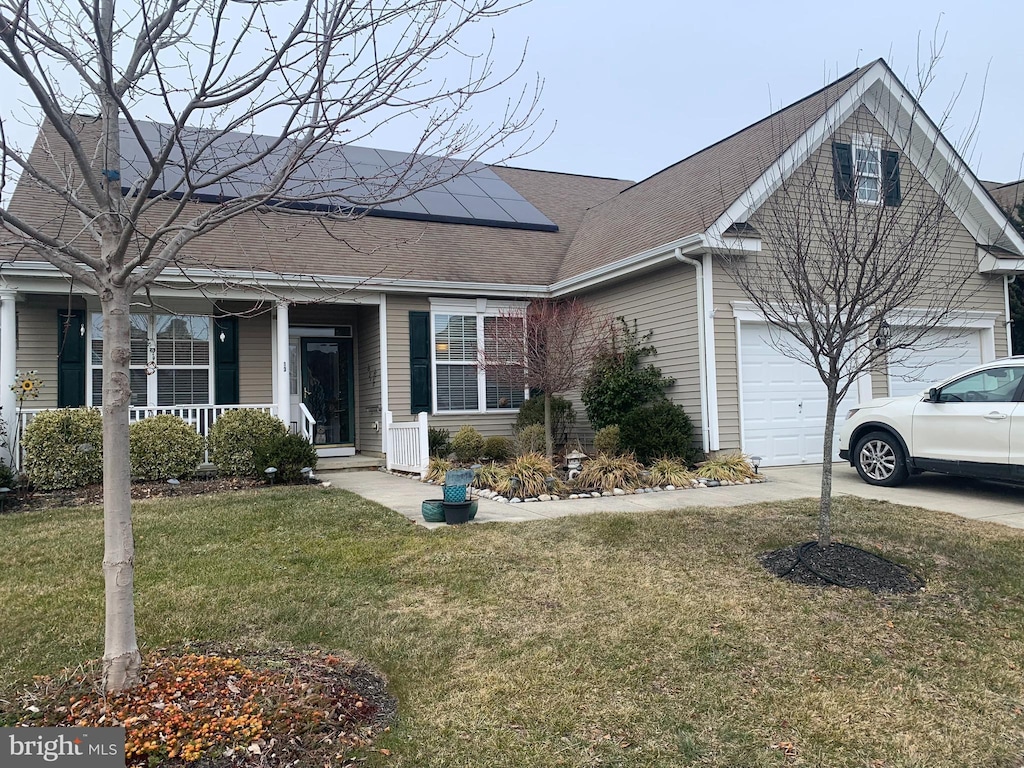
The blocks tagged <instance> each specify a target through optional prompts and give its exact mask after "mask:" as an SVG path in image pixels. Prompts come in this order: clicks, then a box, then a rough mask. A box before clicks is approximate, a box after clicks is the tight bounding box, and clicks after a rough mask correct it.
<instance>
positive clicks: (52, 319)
mask: <svg viewBox="0 0 1024 768" xmlns="http://www.w3.org/2000/svg"><path fill="white" fill-rule="evenodd" d="M67 308H68V297H67V296H46V295H39V294H28V295H24V296H19V300H18V301H17V302H16V304H15V313H16V316H17V339H18V341H17V343H18V346H17V354H16V356H15V357H16V366H17V369H18V370H19V371H21V372H23V373H24V372H26V371H35V372H36V374H37V376H38V377H39V379H40V381H42V383H43V387H42V389H40V391H39V397H38V398H36V399H34V400H26V401H25V407H26V408H56V407H57V354H58V351H59V350H58V343H59V339H58V330H57V327H58V326H57V312H58V311H59V310H66V309H67ZM71 308H72V309H82V310H84V309H85V302H84V301H83V300H82V299H80V298H77V297H76V298H75V299H73V300H72V302H71ZM86 317H87V318H88V313H86ZM86 322H88V319H87V320H86ZM10 384H13V382H4V383H3V386H10Z"/></svg>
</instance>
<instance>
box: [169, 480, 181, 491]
mask: <svg viewBox="0 0 1024 768" xmlns="http://www.w3.org/2000/svg"><path fill="white" fill-rule="evenodd" d="M167 484H168V485H169V486H171V493H175V492H176V491H177V490H178V486H179V485H181V481H180V480H177V479H176V478H173V477H171V478H168V480H167Z"/></svg>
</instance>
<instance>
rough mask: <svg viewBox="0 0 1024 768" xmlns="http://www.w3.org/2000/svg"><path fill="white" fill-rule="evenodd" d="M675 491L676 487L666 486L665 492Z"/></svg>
mask: <svg viewBox="0 0 1024 768" xmlns="http://www.w3.org/2000/svg"><path fill="white" fill-rule="evenodd" d="M675 489H676V487H675V486H674V485H666V486H665V490H666V491H674V490H675Z"/></svg>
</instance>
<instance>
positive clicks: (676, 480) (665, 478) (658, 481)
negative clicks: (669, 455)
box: [651, 459, 694, 486]
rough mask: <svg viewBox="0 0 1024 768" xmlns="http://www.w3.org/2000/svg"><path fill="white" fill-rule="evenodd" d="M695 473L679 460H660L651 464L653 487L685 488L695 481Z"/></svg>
mask: <svg viewBox="0 0 1024 768" xmlns="http://www.w3.org/2000/svg"><path fill="white" fill-rule="evenodd" d="M693 477H694V475H693V472H691V471H690V470H689V469H687V468H686V464H684V463H683V462H681V461H679V460H678V459H658V460H657V461H656V462H654V463H653V464H651V484H652V485H675V486H685V485H689V484H690V483H691V482H692V481H693Z"/></svg>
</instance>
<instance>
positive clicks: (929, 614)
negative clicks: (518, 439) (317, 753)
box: [0, 488, 1024, 768]
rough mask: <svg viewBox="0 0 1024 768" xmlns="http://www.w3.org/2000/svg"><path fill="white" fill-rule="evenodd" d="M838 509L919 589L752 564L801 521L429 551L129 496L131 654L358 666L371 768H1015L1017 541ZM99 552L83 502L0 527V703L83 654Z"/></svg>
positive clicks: (960, 526) (344, 521)
mask: <svg viewBox="0 0 1024 768" xmlns="http://www.w3.org/2000/svg"><path fill="white" fill-rule="evenodd" d="M836 507H837V509H836V515H835V518H836V530H837V532H839V534H840V537H839V538H841V539H842V540H844V541H846V542H848V543H852V544H857V545H860V546H864V547H867V548H869V549H873V550H875V551H881V552H884V553H885V554H886V555H888V556H890V557H892V558H894V559H897V560H899V561H901V562H904V563H905V564H907V565H909V566H910V567H911V568H912V569H913V570H915V571H916V572H917V573H919V574H920V575H921V576H923V577H924V578H925V579H926V580H927V582H928V589H927V590H926V591H925V592H922V593H920V594H915V595H909V596H877V595H871V594H869V593H867V592H864V591H853V592H851V591H840V590H821V589H809V588H806V587H800V586H795V585H792V584H789V583H786V582H782V581H780V580H778V579H776V578H774V577H772V576H770V575H769V574H768V573H766V572H764V571H763V570H762V569H761V567H760V566H759V565H758V563H757V562H756V560H755V558H754V555H755V554H756V553H757V552H760V551H764V550H767V549H772V548H776V547H779V546H782V545H785V544H789V543H793V542H796V541H800V540H805V539H807V538H809V537H810V535H811V532H812V531H813V529H814V518H813V512H814V504H813V502H809V501H801V502H791V503H785V504H763V505H755V506H749V507H744V508H739V509H715V510H708V509H684V510H679V511H676V512H671V513H657V514H650V515H642V514H634V515H591V516H578V517H571V518H563V519H559V520H552V521H547V522H540V523H528V524H519V525H481V526H467V527H462V528H459V529H443V530H439V531H436V532H427V531H425V530H423V529H420V528H417V527H415V526H412V525H411V524H409V523H408V522H407V521H406V520H405V519H404V518H401V517H400V516H398V515H396V514H394V513H392V512H390V511H388V510H385V509H383V508H381V507H379V506H377V505H375V504H372V503H370V502H367V501H365V500H362V499H360V498H358V497H356V496H352V495H350V494H346V493H344V492H340V491H321V490H314V489H294V488H289V489H275V490H263V491H260V492H258V493H256V492H247V493H237V494H227V495H221V496H211V497H207V498H202V499H176V500H165V501H153V502H145V503H139V504H137V505H136V513H135V514H136V536H137V546H138V558H137V620H138V628H139V636H140V638H141V640H142V642H143V644H144V650H145V648H156V647H161V646H168V645H176V644H179V643H181V642H182V641H184V640H215V641H222V642H229V643H235V642H237V643H245V644H250V645H256V646H261V645H266V646H276V645H282V644H290V645H296V646H300V647H301V646H307V645H316V646H319V647H322V648H325V649H344V650H348V651H350V652H352V653H354V654H356V655H359V656H362V657H364V658H366V659H368V660H369V661H370V662H371V663H373V664H374V665H376V666H377V667H378V668H380V669H381V670H383V671H384V672H385V673H386V674H387V676H388V677H389V678H390V681H391V685H392V689H393V690H394V692H395V693H396V694H397V696H398V697H399V718H398V721H397V722H396V723H395V724H394V726H393V728H392V730H391V732H390V733H389V734H387V735H386V736H385V737H384V738H383V740H382V741H381V742H380V743H379V744H378V746H379V747H382V748H386V749H388V750H390V751H391V752H392V754H391V755H390V756H389V757H385V756H383V755H380V754H376V753H374V754H371V755H370V756H369V758H370V759H369V761H368V763H367V764H368V765H373V766H384V765H387V766H407V767H409V768H412V767H414V766H453V767H454V766H488V767H491V766H509V767H510V768H511V767H512V766H515V768H520V767H521V766H531V767H534V766H538V767H543V766H635V767H636V768H640V767H641V766H662V765H664V766H685V765H700V766H723V767H725V766H730V767H735V766H780V765H805V766H827V767H828V768H839V767H841V766H857V767H858V768H861V767H865V766H870V767H872V768H875V767H877V768H882V767H883V766H884V767H885V768H894V767H896V766H908V767H909V766H921V767H922V768H923V767H924V766H928V767H929V768H931V767H932V766H950V767H952V766H964V765H979V766H1005V767H1006V768H1015V767H1016V766H1018V765H1020V763H1021V759H1022V757H1024V715H1022V708H1024V678H1022V674H1024V673H1022V668H1024V629H1022V627H1024V534H1022V532H1019V531H1014V530H1011V529H1008V528H1003V527H999V526H996V525H986V524H980V523H973V522H969V521H966V520H962V519H960V518H954V517H952V516H946V515H941V514H937V513H931V512H926V511H924V510H917V509H910V508H904V507H897V506H893V505H888V504H884V503H880V502H874V501H871V502H867V501H864V502H861V501H858V500H853V499H848V498H843V499H838V500H837V501H836ZM101 535H102V519H101V512H100V511H99V510H97V509H95V508H87V509H70V510H53V511H45V512H31V513H25V514H14V515H6V516H2V517H0V540H2V541H3V542H4V550H3V555H2V559H0V563H2V567H0V669H2V670H3V672H2V675H0V680H2V682H0V697H2V695H3V692H7V693H10V692H11V691H13V690H15V689H16V688H17V687H18V686H19V685H23V684H25V683H26V682H28V681H29V680H30V678H31V676H32V675H34V674H51V673H56V672H58V671H59V670H60V669H61V668H63V667H65V666H69V665H75V664H77V663H79V662H81V661H83V660H85V659H87V658H90V657H94V656H97V655H99V653H100V651H101V647H102V629H103V606H102V579H101V574H100V567H99V564H100V559H101ZM785 742H791V743H792V744H793V745H794V750H795V751H794V752H791V753H790V755H789V756H787V755H786V754H785V752H784V751H783V750H782V749H778V748H773V745H778V744H782V743H785Z"/></svg>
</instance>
